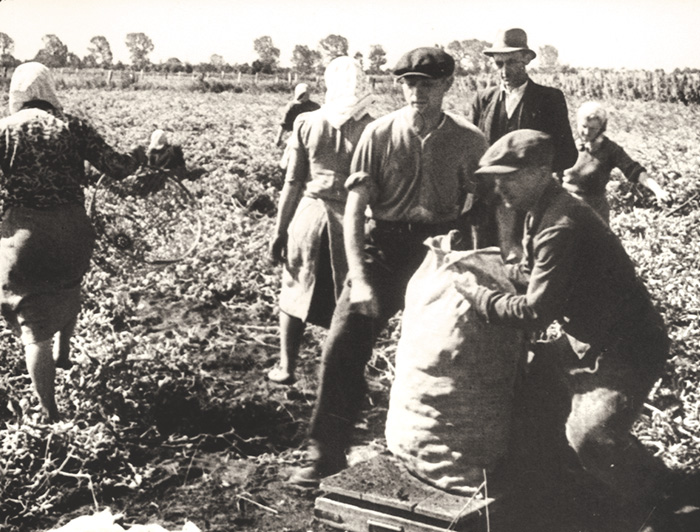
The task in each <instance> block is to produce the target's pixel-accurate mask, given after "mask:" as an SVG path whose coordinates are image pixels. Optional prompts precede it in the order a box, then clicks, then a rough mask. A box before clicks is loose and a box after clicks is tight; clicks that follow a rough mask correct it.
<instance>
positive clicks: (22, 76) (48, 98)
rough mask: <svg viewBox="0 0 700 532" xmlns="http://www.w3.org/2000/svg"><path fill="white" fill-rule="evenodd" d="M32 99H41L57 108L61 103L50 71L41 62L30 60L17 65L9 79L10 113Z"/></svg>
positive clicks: (58, 108)
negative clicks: (10, 79)
mask: <svg viewBox="0 0 700 532" xmlns="http://www.w3.org/2000/svg"><path fill="white" fill-rule="evenodd" d="M32 100H43V101H45V102H48V103H50V104H51V105H52V106H54V107H55V108H56V109H57V110H60V109H61V103H60V102H59V101H58V96H56V86H55V85H54V82H53V76H52V75H51V71H50V70H49V69H48V68H47V67H45V66H44V65H42V64H41V63H36V62H31V63H24V64H21V65H19V66H18V67H17V68H16V69H15V72H14V74H12V81H10V113H12V114H14V113H16V112H18V111H20V110H21V109H22V106H23V105H24V104H25V103H27V102H31V101H32Z"/></svg>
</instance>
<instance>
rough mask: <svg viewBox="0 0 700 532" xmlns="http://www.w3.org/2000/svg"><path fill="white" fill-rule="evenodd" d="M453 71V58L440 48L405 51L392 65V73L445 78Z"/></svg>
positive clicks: (398, 75)
mask: <svg viewBox="0 0 700 532" xmlns="http://www.w3.org/2000/svg"><path fill="white" fill-rule="evenodd" d="M454 71H455V60H454V59H453V58H452V56H451V55H450V54H448V53H447V52H445V51H444V50H442V49H441V48H416V49H415V50H411V51H410V52H408V53H405V54H404V55H403V56H402V57H401V59H399V61H398V62H397V63H396V66H395V67H394V71H393V73H394V75H395V76H397V77H399V78H402V77H404V76H423V77H426V78H433V79H438V78H446V77H449V76H451V75H452V74H453V73H454Z"/></svg>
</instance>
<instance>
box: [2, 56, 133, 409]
mask: <svg viewBox="0 0 700 532" xmlns="http://www.w3.org/2000/svg"><path fill="white" fill-rule="evenodd" d="M9 104H10V116H8V117H6V118H4V119H2V120H0V194H2V200H3V215H2V225H1V227H0V230H1V233H2V234H1V235H0V236H1V238H0V308H1V310H2V314H3V316H4V317H5V319H6V320H7V321H8V323H9V324H10V325H11V326H12V327H13V329H14V331H15V332H16V333H17V334H18V335H19V337H20V339H21V342H22V344H23V345H24V354H25V359H26V364H27V369H28V371H29V375H30V377H31V380H32V383H33V385H34V389H35V391H36V394H37V396H38V397H39V402H40V404H41V407H42V409H43V410H44V413H45V414H46V416H47V418H48V420H49V421H56V420H58V418H59V414H58V407H57V405H56V400H55V397H54V378H55V374H56V367H61V368H68V367H70V364H71V363H70V359H69V350H70V339H71V336H72V334H73V330H74V327H75V324H76V321H77V317H78V313H79V311H80V284H81V281H82V279H83V276H84V274H85V273H86V272H87V270H88V268H89V266H90V258H91V255H92V249H93V242H94V239H95V233H94V230H93V228H92V225H91V223H90V220H89V218H88V216H87V214H86V213H85V194H84V190H83V187H84V186H85V185H87V184H88V183H87V177H86V172H85V165H84V161H86V160H87V161H89V162H90V163H91V164H92V165H93V166H94V167H95V168H97V169H98V170H99V171H100V172H103V173H106V174H108V175H110V176H112V177H114V178H123V177H126V176H128V175H129V174H131V173H133V172H134V171H135V170H136V169H137V168H138V166H139V165H140V164H141V163H144V162H145V150H144V149H143V148H136V149H135V150H134V151H133V152H132V153H131V154H128V155H127V154H120V153H118V152H116V151H115V150H113V149H112V148H111V147H110V146H108V145H107V143H106V142H105V141H104V140H103V138H102V137H101V136H100V135H99V134H98V133H97V131H96V130H95V129H94V128H93V127H92V126H91V125H90V124H89V123H87V122H86V121H85V120H82V119H79V118H76V117H74V116H71V115H70V114H68V113H64V112H63V111H62V108H61V104H60V101H59V99H58V97H57V96H56V90H55V86H54V82H53V78H52V76H51V72H50V71H49V69H48V68H47V67H45V66H44V65H42V64H40V63H35V62H31V63H25V64H22V65H20V66H18V67H17V69H16V70H15V72H14V74H13V76H12V80H11V82H10V102H9Z"/></svg>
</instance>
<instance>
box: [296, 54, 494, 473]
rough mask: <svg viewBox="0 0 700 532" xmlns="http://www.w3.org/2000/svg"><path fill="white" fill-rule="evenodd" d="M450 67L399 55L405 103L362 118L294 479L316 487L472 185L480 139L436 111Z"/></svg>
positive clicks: (339, 452) (335, 466)
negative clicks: (337, 268)
mask: <svg viewBox="0 0 700 532" xmlns="http://www.w3.org/2000/svg"><path fill="white" fill-rule="evenodd" d="M454 67H455V63H454V59H453V58H452V57H451V56H450V55H449V54H447V53H445V52H444V51H443V50H441V49H438V48H418V49H415V50H412V51H410V52H408V53H406V54H405V55H404V56H403V57H402V58H401V59H400V60H399V61H398V63H397V65H396V67H395V68H394V70H393V74H394V75H395V76H396V78H397V79H398V80H399V82H400V83H401V85H402V88H403V94H404V98H405V100H406V104H407V105H406V106H405V107H403V108H401V109H399V110H398V111H395V112H393V113H390V114H389V115H386V116H384V117H382V118H380V119H378V120H375V121H374V122H372V123H371V124H369V125H368V126H367V127H366V129H365V130H364V132H363V134H362V136H361V138H360V141H359V143H358V145H357V148H356V149H355V153H354V156H353V161H352V164H351V169H350V172H351V174H350V176H349V177H348V179H347V181H346V183H345V187H346V188H347V189H348V200H347V204H346V207H345V217H344V222H343V225H344V233H345V251H346V254H347V260H348V268H349V273H348V277H347V280H346V284H345V287H344V289H343V292H342V294H341V296H340V299H339V300H338V302H337V306H336V311H335V314H334V315H333V319H332V323H331V327H330V331H329V334H328V338H327V339H326V342H325V344H324V346H323V354H322V367H321V374H320V384H319V390H318V396H317V400H316V406H315V409H314V413H313V416H312V419H311V423H310V429H309V438H310V450H311V456H312V464H311V466H309V467H306V468H304V469H301V470H300V471H298V472H296V473H295V474H294V475H293V476H292V478H291V479H290V482H292V483H295V484H299V485H305V486H314V485H318V482H319V479H320V478H322V477H325V476H328V475H331V474H333V473H336V472H338V471H339V470H341V469H343V468H344V467H345V466H346V464H347V462H346V458H345V451H346V449H347V448H348V447H349V446H350V443H351V437H352V430H353V427H354V424H355V421H356V419H357V417H358V415H359V412H360V410H361V407H362V403H363V400H364V397H365V391H366V383H365V381H364V369H365V365H366V364H367V362H368V361H369V359H370V357H371V354H372V348H373V345H374V342H375V339H376V338H377V336H378V334H379V333H380V332H381V331H382V329H383V328H384V326H385V325H386V323H387V321H388V320H389V318H391V317H392V316H393V315H394V314H395V313H396V312H397V311H399V310H400V309H402V308H403V305H404V294H405V291H406V285H407V283H408V280H409V279H410V278H411V276H412V275H413V273H414V272H415V271H416V269H417V268H418V266H419V265H420V264H421V262H422V261H423V258H424V257H425V254H426V251H427V248H426V247H425V246H424V245H423V241H424V240H425V239H426V238H428V237H431V236H436V235H439V234H444V233H447V232H448V231H449V230H451V229H453V228H455V226H456V223H457V219H458V217H459V216H460V214H461V211H462V206H463V205H464V204H465V203H467V204H468V202H466V200H467V198H468V195H469V194H470V193H472V192H473V190H474V181H473V173H474V171H475V170H476V168H477V164H478V161H479V158H480V157H481V156H482V155H483V153H484V152H485V150H486V147H487V143H486V139H485V138H484V135H483V134H482V133H481V132H480V131H479V130H478V129H477V128H476V127H475V126H473V125H472V124H470V123H469V122H468V121H467V120H465V119H463V118H460V117H458V116H455V115H452V114H450V113H447V112H444V111H443V110H442V102H443V98H444V96H445V94H446V93H447V91H448V90H449V88H450V87H451V86H452V82H453V73H454ZM366 211H368V212H369V218H367V219H366V215H365V212H366Z"/></svg>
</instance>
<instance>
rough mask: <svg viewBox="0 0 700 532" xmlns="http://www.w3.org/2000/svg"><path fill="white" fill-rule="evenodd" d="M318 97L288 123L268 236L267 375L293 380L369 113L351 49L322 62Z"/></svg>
mask: <svg viewBox="0 0 700 532" xmlns="http://www.w3.org/2000/svg"><path fill="white" fill-rule="evenodd" d="M324 79H325V82H326V99H325V104H324V105H323V106H322V107H321V109H319V110H318V111H313V112H310V113H304V114H302V115H300V116H299V118H297V120H296V121H295V123H294V130H293V132H292V137H291V138H290V144H289V146H290V157H289V164H288V166H287V173H286V178H285V183H284V187H283V189H282V193H281V195H280V201H279V208H278V212H277V222H276V224H275V230H274V234H273V238H272V240H271V242H270V258H271V261H272V262H273V264H283V265H284V270H283V274H282V291H281V294H280V361H279V364H278V365H276V366H275V367H274V368H272V370H271V371H270V372H269V373H268V378H269V379H270V380H271V381H274V382H278V383H281V384H291V383H293V382H294V380H295V378H294V370H295V365H296V360H297V358H298V355H299V349H300V346H301V340H302V336H303V333H304V329H305V325H306V323H313V324H315V325H320V326H323V327H326V328H327V327H328V326H329V324H330V321H331V316H332V315H333V310H334V309H335V300H336V298H337V297H338V295H340V292H341V289H342V286H343V283H344V281H345V276H346V274H347V268H348V267H347V261H346V258H345V250H344V248H343V212H344V211H345V202H346V200H347V191H346V190H345V186H344V184H345V179H346V178H347V177H348V176H349V174H350V162H351V159H352V155H353V152H354V150H355V146H356V144H357V141H358V140H359V139H360V135H361V134H362V131H363V130H364V128H365V126H366V125H367V124H369V123H370V122H371V121H372V120H373V118H372V117H371V116H370V115H369V111H368V109H369V106H370V105H371V103H372V101H373V97H372V95H371V94H370V90H369V85H368V83H367V78H366V76H365V74H364V73H363V72H362V69H361V68H360V66H359V64H358V63H357V62H356V61H354V60H353V59H351V58H350V57H347V56H343V57H338V58H336V59H334V60H333V61H331V62H330V63H329V65H328V67H327V68H326V71H325V75H324Z"/></svg>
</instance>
